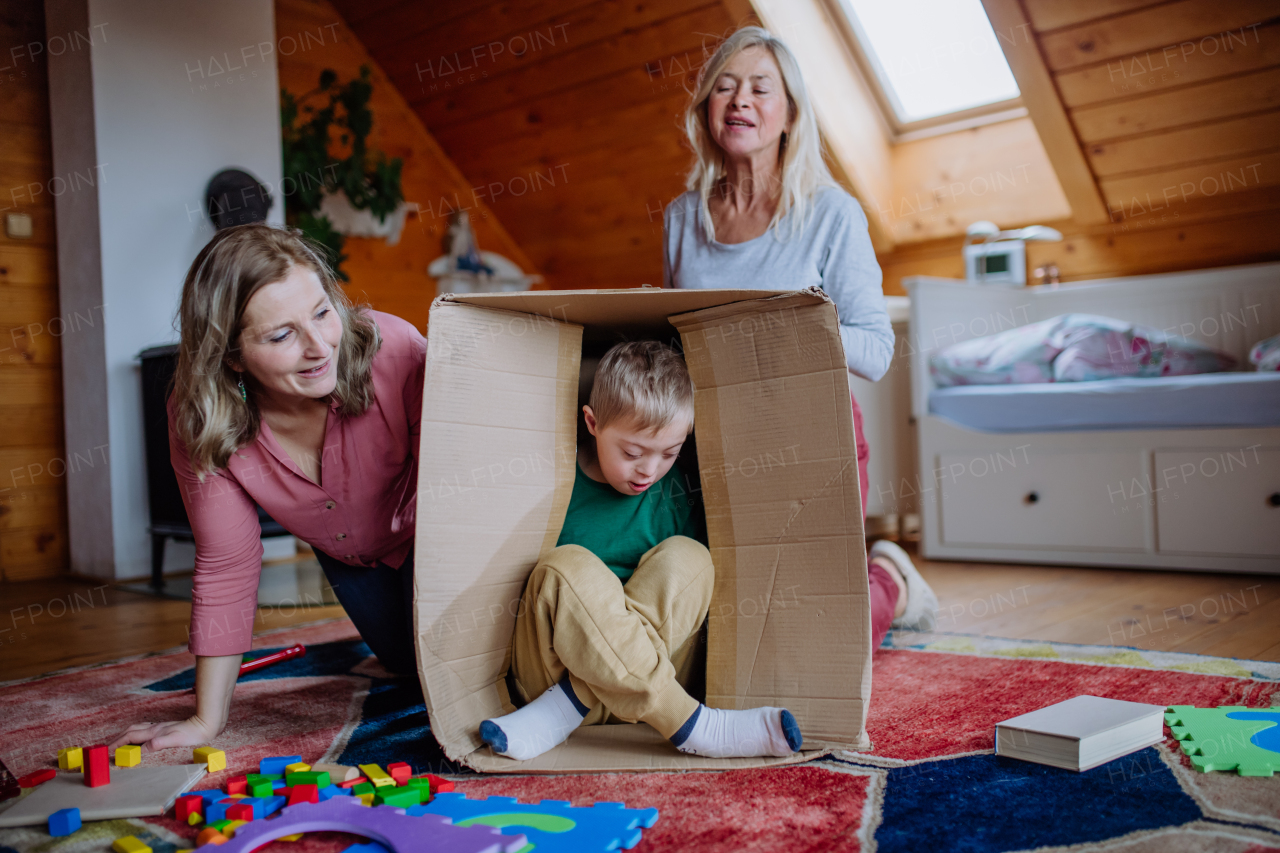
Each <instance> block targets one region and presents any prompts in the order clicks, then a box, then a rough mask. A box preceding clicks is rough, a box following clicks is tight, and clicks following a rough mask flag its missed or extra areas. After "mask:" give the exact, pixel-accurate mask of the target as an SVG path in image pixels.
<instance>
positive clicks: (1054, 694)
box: [0, 620, 1280, 853]
mask: <svg viewBox="0 0 1280 853" xmlns="http://www.w3.org/2000/svg"><path fill="white" fill-rule="evenodd" d="M294 642H303V643H306V644H307V648H308V651H307V654H306V656H305V657H303V658H299V659H296V660H293V661H289V662H286V663H284V664H280V665H277V666H274V667H270V668H267V669H264V670H262V671H260V672H258V673H254V674H251V675H249V676H246V677H245V678H244V679H242V680H241V683H240V685H239V686H238V687H237V689H236V701H235V704H234V707H233V710H232V717H231V722H230V724H229V726H228V728H227V731H226V733H224V734H223V735H222V736H221V737H220V738H219V739H218V741H217V745H218V746H220V747H221V748H223V749H224V750H225V751H226V753H227V765H228V767H227V770H226V771H224V772H222V773H218V774H215V775H212V776H210V777H209V778H208V779H207V780H206V783H205V784H202V785H201V786H200V787H214V786H215V785H221V784H222V783H224V782H225V780H226V778H227V777H229V776H231V775H235V774H238V773H243V772H245V771H247V770H250V769H251V768H256V767H257V763H258V760H259V759H260V758H261V757H262V756H264V755H271V754H276V755H279V754H293V753H297V754H301V755H302V756H303V757H304V758H305V759H307V760H309V761H312V762H315V761H319V760H324V761H330V762H337V763H341V764H363V763H368V762H376V763H379V764H386V763H389V762H392V761H397V760H401V761H407V762H409V763H410V764H412V765H413V767H414V769H415V771H417V772H423V771H431V772H435V773H441V774H444V775H448V776H450V778H453V779H454V780H455V781H456V782H457V786H458V790H460V791H463V792H466V793H469V794H471V795H473V796H494V795H500V796H512V797H517V798H519V799H520V800H522V801H535V802H536V801H537V800H540V799H558V800H570V801H572V802H573V803H574V804H575V805H589V804H591V803H593V802H597V801H615V802H616V801H622V802H625V803H627V805H629V806H633V807H637V808H646V807H656V808H658V809H659V811H660V814H661V816H660V817H659V819H658V822H657V823H656V824H655V825H654V826H653V827H652V828H650V829H647V830H645V832H644V838H643V840H641V842H640V843H639V845H638V846H637V847H636V848H635V850H636V851H637V853H658V851H664V853H665V851H716V853H719V851H724V852H725V853H728V851H743V850H751V851H769V853H774V851H776V853H801V851H872V850H876V851H881V853H890V851H895V852H896V851H911V853H921V851H932V850H962V851H981V853H987V851H1017V850H1036V851H1049V850H1066V849H1070V850H1099V851H1125V853H1147V851H1150V853H1156V851H1159V853H1168V852H1169V851H1174V853H1181V852H1182V851H1201V850H1204V851H1225V853H1261V851H1269V850H1271V851H1280V775H1277V776H1275V777H1271V778H1241V777H1237V776H1236V775H1235V774H1234V773H1207V774H1206V773H1198V772H1196V771H1195V770H1193V769H1191V767H1190V766H1189V764H1188V762H1187V761H1186V759H1185V757H1184V756H1183V755H1182V754H1181V752H1180V750H1178V749H1177V748H1176V746H1175V742H1174V741H1172V740H1169V741H1166V742H1165V743H1164V744H1161V745H1158V746H1156V747H1152V748H1149V749H1145V750H1142V751H1141V752H1138V753H1135V754H1133V755H1130V756H1128V757H1126V758H1123V759H1120V760H1118V761H1114V762H1111V763H1110V764H1106V765H1103V766H1102V767H1098V768H1096V769H1094V770H1091V771H1088V772H1085V773H1072V772H1068V771H1063V770H1056V769H1053V768H1050V767H1043V766H1040V765H1036V764H1027V763H1023V762H1019V761H1014V760H1011V759H1006V758H998V757H996V756H995V755H994V754H993V753H992V746H993V735H992V727H993V725H994V724H995V723H996V722H997V721H999V720H1003V719H1007V718H1009V717H1012V716H1015V715H1017V714H1021V713H1025V712H1027V711H1031V710H1034V709H1036V708H1040V707H1043V706H1045V705H1049V704H1052V703H1054V702H1058V701H1061V700H1063V699H1067V698H1070V697H1072V696H1075V695H1078V694H1081V693H1089V694H1093V695H1097V696H1109V697H1114V698H1117V699H1129V700H1133V701H1139V702H1151V703H1156V704H1167V705H1174V704H1178V705H1198V706H1202V707H1204V706H1213V705H1245V706H1249V707H1254V708H1268V709H1269V708H1272V707H1273V706H1275V705H1277V704H1280V664H1273V663H1259V662H1250V661H1239V660H1223V659H1216V658H1206V657H1200V656H1197V655H1181V654H1167V653H1154V652H1143V651H1136V650H1132V649H1120V648H1114V647H1097V646H1067V645H1058V644H1045V643H1028V642H1020V641H1013V640H1000V639H993V638H982V637H972V636H962V635H948V634H917V633H910V632H900V633H897V634H895V635H892V636H891V637H890V638H889V639H888V640H886V643H885V646H884V647H883V648H882V649H880V650H878V651H877V652H876V658H875V663H874V694H873V701H872V706H871V707H872V714H871V719H870V721H869V725H868V729H869V731H870V734H871V738H872V740H873V742H874V748H873V750H872V751H871V752H870V753H860V754H854V753H842V754H840V755H839V756H838V757H834V758H831V759H826V760H822V761H816V762H811V763H809V764H804V765H798V766H790V767H782V768H773V769H767V770H743V771H728V772H723V773H706V772H703V773H678V774H677V773H646V774H619V775H600V776H587V775H583V776H567V777H565V776H560V777H554V776H516V777H510V776H503V777H496V776H489V777H482V776H478V775H475V774H470V773H467V772H466V771H465V770H464V769H463V768H460V767H458V766H455V765H453V764H451V763H450V762H449V761H447V760H446V759H445V757H444V756H443V755H442V753H441V752H440V750H439V748H438V747H437V746H436V743H435V740H434V738H432V736H431V733H430V727H429V724H428V720H427V716H426V712H425V710H424V707H423V704H422V697H421V694H420V693H419V691H418V688H417V685H416V683H415V682H414V680H413V679H405V678H391V677H388V676H387V673H385V672H384V671H383V670H382V669H381V668H380V667H379V666H378V665H377V663H376V662H375V661H373V659H372V658H370V657H368V649H367V648H366V647H365V645H364V644H363V643H362V642H360V641H359V640H358V639H356V638H354V636H353V630H352V628H351V625H350V623H349V622H347V621H345V620H339V621H335V622H331V623H326V624H322V625H316V626H312V627H308V628H302V629H292V630H287V631H282V632H279V633H276V634H270V635H264V636H262V637H260V638H258V645H259V646H260V647H262V648H276V647H284V646H288V645H291V644H292V643H294ZM192 663H193V660H192V658H191V656H190V655H188V654H186V653H185V652H172V653H166V654H161V655H155V656H150V657H144V658H140V659H134V660H129V661H124V662H119V663H115V664H111V665H106V666H100V667H92V668H87V669H82V670H79V671H75V672H68V673H64V674H59V675H55V676H50V677H45V678H41V679H35V680H30V681H22V682H14V683H10V684H7V685H2V686H0V759H3V760H4V762H5V763H6V764H7V765H8V766H9V768H10V769H11V770H13V771H14V772H15V773H18V774H22V773H27V772H30V771H32V770H35V769H38V768H41V767H48V766H52V765H53V764H54V763H55V762H54V760H53V758H54V756H55V755H56V753H57V750H58V748H59V747H62V746H69V745H86V744H92V743H97V742H102V741H104V740H107V739H108V738H110V737H111V736H113V735H115V734H116V733H117V732H119V731H121V730H123V729H124V728H126V727H127V726H128V725H129V724H131V723H135V722H140V721H143V720H151V721H158V720H166V719H180V718H182V717H185V716H187V715H189V713H190V712H191V710H192V694H191V692H190V691H191V687H192V684H193V674H194V673H193V670H192ZM1277 717H1278V719H1277V722H1278V723H1280V709H1277ZM189 760H190V752H189V751H188V750H185V749H183V750H179V749H173V750H165V751H162V752H160V753H155V754H152V755H148V756H147V757H146V759H145V762H144V763H146V764H152V763H155V764H161V763H175V764H176V763H184V762H187V761H189ZM130 834H131V835H136V836H138V837H139V838H141V839H142V840H144V841H145V842H146V843H148V844H149V845H150V846H151V849H152V851H153V853H175V851H176V850H178V849H182V848H188V847H191V846H192V844H193V841H192V840H193V838H194V836H195V831H194V830H193V828H191V827H188V826H187V825H186V824H183V823H179V822H177V821H175V820H173V819H172V818H169V817H165V818H154V819H151V818H148V819H136V820H120V821H105V822H102V823H98V824H91V825H87V827H86V830H82V831H81V832H78V833H76V834H75V835H72V836H70V837H68V838H65V839H51V838H50V837H49V835H48V834H47V833H46V832H45V830H44V828H43V827H39V828H36V827H32V828H28V829H9V830H0V853H10V851H17V853H103V851H105V850H107V849H108V847H109V845H110V842H111V841H112V840H113V839H114V838H117V837H119V836H122V835H130ZM358 841H359V839H357V838H356V837H355V836H347V835H342V834H340V833H315V834H310V835H307V836H305V837H304V838H302V839H301V840H300V841H297V842H283V841H277V842H272V843H271V844H270V845H268V846H267V847H264V848H261V849H262V850H264V851H266V853H338V851H341V850H343V849H345V848H346V847H347V846H350V845H351V844H353V843H357V842H358Z"/></svg>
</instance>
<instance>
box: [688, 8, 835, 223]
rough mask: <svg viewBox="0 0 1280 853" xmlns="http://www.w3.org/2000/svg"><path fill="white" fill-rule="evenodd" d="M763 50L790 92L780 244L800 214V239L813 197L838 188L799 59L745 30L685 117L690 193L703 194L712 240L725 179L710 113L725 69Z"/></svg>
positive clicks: (725, 47) (706, 77)
mask: <svg viewBox="0 0 1280 853" xmlns="http://www.w3.org/2000/svg"><path fill="white" fill-rule="evenodd" d="M757 47H758V48H763V49H765V50H767V51H769V54H770V55H771V56H772V57H773V59H774V61H775V62H777V63H778V69H779V70H780V71H781V72H782V83H783V86H784V87H785V89H786V93H787V122H788V129H787V130H786V131H784V132H783V134H782V139H781V141H780V142H779V145H778V163H779V167H780V171H781V174H782V197H781V199H780V200H779V202H778V209H777V210H776V211H775V212H774V214H773V219H772V220H771V221H770V222H769V225H770V227H772V228H773V229H774V233H775V235H776V236H777V237H778V238H779V239H785V237H784V236H783V235H782V227H781V223H782V219H783V217H785V216H786V215H787V214H788V213H791V212H794V216H793V217H792V221H791V233H792V234H793V235H794V234H798V233H799V232H800V231H801V230H802V229H803V228H804V226H805V220H806V218H807V217H808V215H809V214H810V213H811V212H812V201H813V196H814V194H815V193H816V192H817V190H818V189H819V188H820V187H826V186H831V187H834V186H838V184H837V183H836V182H835V179H834V178H832V176H831V172H830V170H829V169H827V164H826V162H825V161H824V160H823V159H822V139H821V137H820V136H819V135H818V121H817V118H816V117H815V115H814V112H813V104H812V103H811V102H810V101H809V92H808V90H807V89H806V88H805V85H804V78H803V77H802V76H801V74H800V66H799V64H797V63H796V58H795V55H794V54H793V53H792V52H791V50H790V49H789V48H788V47H787V46H786V44H784V43H783V41H782V39H780V38H778V37H777V36H775V35H774V34H773V33H771V32H769V31H768V30H766V29H763V28H761V27H743V28H742V29H740V30H738V31H737V32H735V33H734V34H733V35H731V36H729V38H727V39H725V40H724V41H723V42H722V43H721V44H720V46H719V47H718V48H717V49H716V52H715V53H714V54H712V55H711V58H710V59H708V60H707V62H706V63H705V64H704V65H703V66H702V71H701V73H700V74H699V76H698V82H697V86H696V87H695V89H694V93H693V97H692V99H691V100H690V102H689V106H688V108H687V109H686V110H685V114H684V130H685V134H686V135H687V136H688V138H689V144H690V145H691V146H692V147H693V153H694V160H693V166H692V168H691V169H690V170H689V175H688V177H687V178H686V180H685V189H689V190H697V191H698V194H699V196H701V200H700V205H699V206H700V208H701V219H702V225H703V228H704V229H705V231H706V233H707V239H708V240H714V239H715V225H714V223H713V222H712V221H711V207H710V205H709V204H708V201H709V200H710V198H711V193H712V192H713V191H714V190H715V188H716V184H717V183H718V182H719V180H720V179H721V178H722V177H723V176H724V175H725V166H724V151H723V150H722V149H721V148H720V146H719V145H717V144H716V141H715V140H714V139H712V137H711V127H710V122H709V119H708V116H707V109H708V105H709V102H710V99H711V90H712V88H713V87H714V86H715V84H716V80H717V79H719V77H720V75H721V73H722V72H723V71H724V69H725V66H726V65H728V64H729V63H730V62H731V61H732V60H733V58H734V57H736V56H737V55H738V54H739V53H741V52H742V51H744V50H749V49H751V48H757Z"/></svg>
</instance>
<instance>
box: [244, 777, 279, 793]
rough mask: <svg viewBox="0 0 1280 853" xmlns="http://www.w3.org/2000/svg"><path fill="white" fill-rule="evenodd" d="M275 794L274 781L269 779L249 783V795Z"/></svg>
mask: <svg viewBox="0 0 1280 853" xmlns="http://www.w3.org/2000/svg"><path fill="white" fill-rule="evenodd" d="M274 794H275V783H274V782H272V781H271V780H270V779H267V780H265V781H262V782H250V783H249V796H251V797H270V796H273V795H274Z"/></svg>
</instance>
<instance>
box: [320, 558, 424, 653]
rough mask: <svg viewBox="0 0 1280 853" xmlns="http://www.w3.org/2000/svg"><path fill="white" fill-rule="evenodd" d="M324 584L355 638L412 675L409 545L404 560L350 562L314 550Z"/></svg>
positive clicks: (413, 646)
mask: <svg viewBox="0 0 1280 853" xmlns="http://www.w3.org/2000/svg"><path fill="white" fill-rule="evenodd" d="M316 559H317V560H319V562H320V567H321V568H322V569H324V574H325V577H327V578H328V579H329V585H330V586H332V587H333V592H334V594H335V595H336V596H337V597H338V602H339V603H340V604H341V605H342V609H343V610H345V611H347V616H348V617H350V619H351V621H352V622H353V623H354V624H355V626H356V630H357V631H359V632H360V637H361V639H363V640H364V641H365V644H366V645H368V647H369V650H370V651H372V652H373V653H374V654H375V655H377V657H378V661H379V662H381V664H382V665H383V666H384V667H386V668H387V669H388V670H390V671H391V672H396V673H402V674H404V675H417V673H418V663H417V657H416V655H415V652H414V648H415V637H414V635H413V549H412V548H410V549H409V556H408V557H407V558H406V559H405V561H404V565H402V566H401V567H400V568H398V569H393V568H391V567H390V566H388V565H387V564H386V563H379V564H378V565H376V566H374V567H373V568H367V567H365V566H352V565H348V564H347V563H344V562H342V561H341V560H337V559H335V558H333V557H331V556H329V555H328V554H326V553H324V552H323V551H320V550H318V549H317V550H316Z"/></svg>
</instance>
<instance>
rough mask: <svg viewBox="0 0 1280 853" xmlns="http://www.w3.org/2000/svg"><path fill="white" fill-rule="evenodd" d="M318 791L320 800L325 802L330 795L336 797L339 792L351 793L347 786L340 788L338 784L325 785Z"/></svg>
mask: <svg viewBox="0 0 1280 853" xmlns="http://www.w3.org/2000/svg"><path fill="white" fill-rule="evenodd" d="M318 793H319V795H320V802H322V803H323V802H324V801H325V800H327V799H329V798H330V797H336V796H338V795H339V794H348V795H349V794H350V793H351V792H350V791H348V790H346V789H345V788H339V787H338V786H337V785H325V786H324V787H323V788H321V789H320V790H319V791H318Z"/></svg>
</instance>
